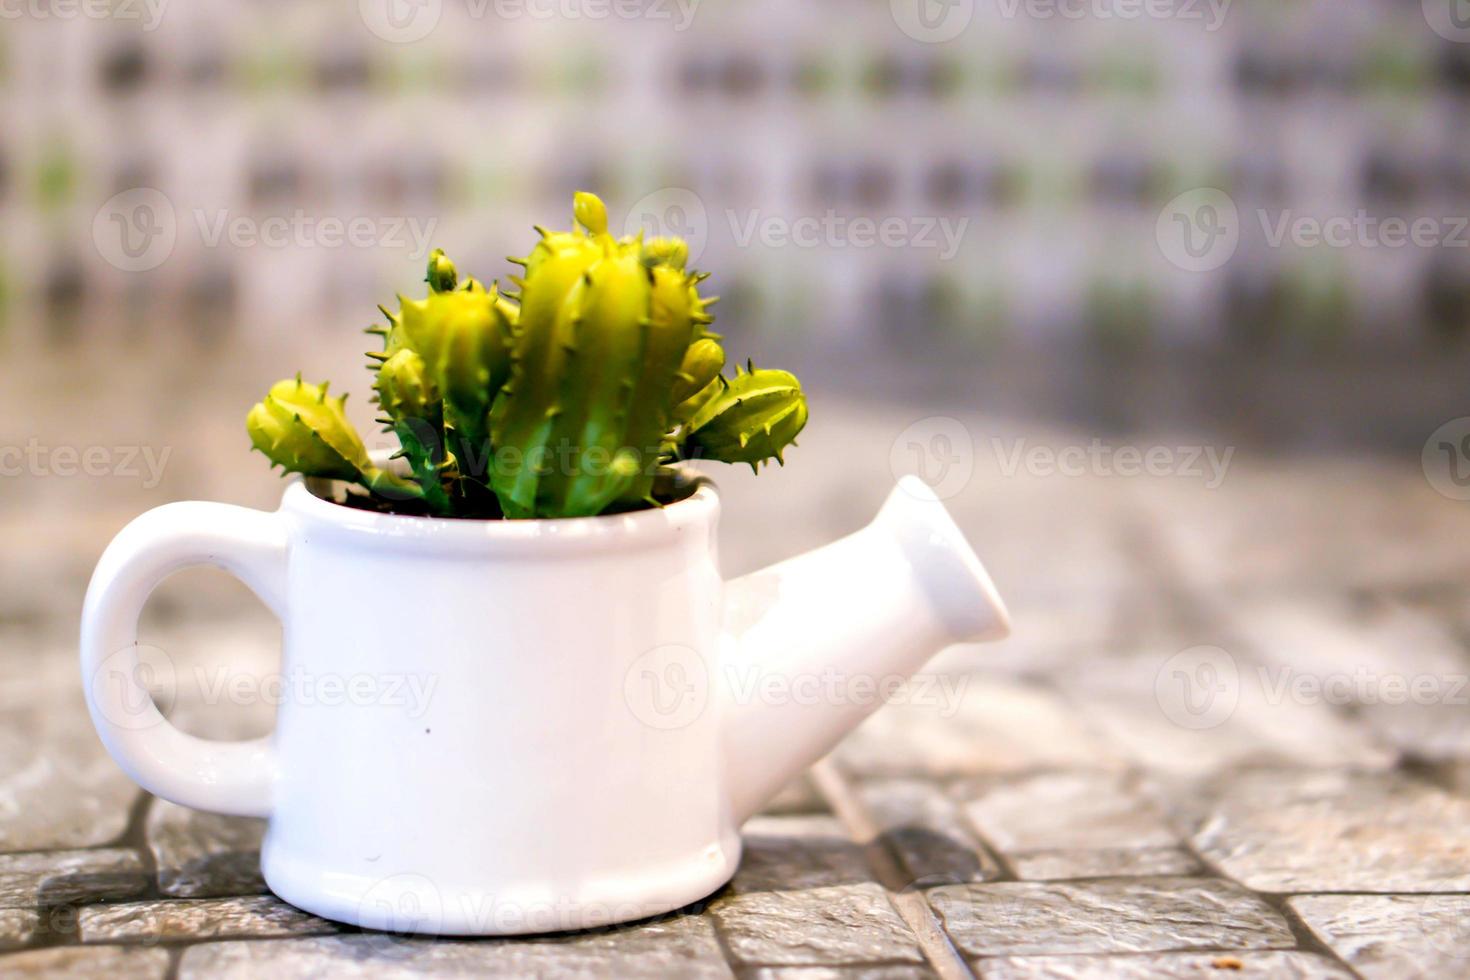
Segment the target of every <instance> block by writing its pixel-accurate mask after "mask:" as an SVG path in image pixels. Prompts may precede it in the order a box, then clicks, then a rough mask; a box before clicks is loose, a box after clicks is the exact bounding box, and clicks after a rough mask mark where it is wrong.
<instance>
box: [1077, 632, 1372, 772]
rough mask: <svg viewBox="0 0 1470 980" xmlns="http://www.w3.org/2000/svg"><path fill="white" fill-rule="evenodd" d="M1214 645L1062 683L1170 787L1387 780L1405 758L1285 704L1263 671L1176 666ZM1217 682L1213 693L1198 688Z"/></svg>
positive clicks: (1147, 656)
mask: <svg viewBox="0 0 1470 980" xmlns="http://www.w3.org/2000/svg"><path fill="white" fill-rule="evenodd" d="M1209 639H1210V638H1209V637H1182V638H1180V639H1178V640H1171V641H1169V642H1164V641H1162V640H1160V641H1155V642H1153V643H1152V645H1151V646H1150V648H1149V649H1147V650H1143V651H1139V652H1136V653H1130V654H1128V655H1127V656H1121V657H1097V658H1091V659H1089V660H1086V661H1081V662H1079V663H1078V665H1077V666H1076V669H1075V670H1072V671H1070V672H1068V673H1066V674H1064V675H1060V676H1059V677H1058V683H1059V684H1060V685H1061V687H1062V688H1063V690H1064V691H1065V692H1066V694H1067V696H1068V698H1069V700H1070V701H1071V702H1072V704H1073V705H1075V711H1076V712H1079V713H1080V714H1081V715H1082V716H1083V717H1084V718H1086V719H1087V720H1088V722H1089V723H1090V724H1092V725H1094V726H1095V727H1096V728H1097V729H1098V730H1100V731H1102V732H1104V733H1105V734H1106V735H1107V737H1108V738H1110V739H1111V740H1112V741H1113V742H1114V743H1116V744H1117V745H1118V746H1119V747H1120V751H1121V752H1123V753H1124V754H1125V755H1126V756H1127V758H1128V759H1129V760H1130V761H1131V762H1133V763H1134V764H1136V765H1137V766H1140V767H1142V768H1143V769H1145V770H1147V771H1149V772H1150V773H1154V774H1157V775H1159V776H1161V777H1164V778H1171V779H1180V780H1197V779H1203V778H1207V777H1210V776H1213V775H1216V774H1218V773H1220V772H1223V771H1226V770H1228V769H1232V768H1235V767H1238V766H1243V765H1253V766H1265V765H1280V766H1308V767H1317V768H1327V767H1355V768H1360V769H1377V770H1386V769H1389V768H1391V767H1392V766H1393V765H1395V764H1396V763H1397V761H1398V754H1397V753H1396V752H1395V751H1393V750H1391V749H1389V748H1387V747H1385V746H1384V745H1382V744H1381V743H1380V742H1379V741H1378V740H1377V739H1375V738H1374V737H1373V736H1372V735H1371V734H1370V733H1369V732H1368V731H1367V730H1366V729H1365V728H1364V727H1363V726H1361V725H1354V724H1352V723H1350V722H1349V721H1348V720H1346V719H1344V718H1343V717H1342V716H1340V715H1339V713H1338V712H1337V711H1336V709H1334V708H1332V707H1331V706H1330V705H1326V704H1306V703H1300V702H1298V701H1295V700H1293V699H1292V698H1290V697H1285V696H1281V697H1278V696H1277V695H1276V694H1275V692H1274V691H1272V690H1271V689H1270V688H1269V687H1268V685H1267V684H1266V680H1268V679H1269V676H1270V675H1269V674H1268V675H1264V676H1263V673H1262V672H1261V670H1260V669H1259V666H1258V665H1256V664H1254V663H1252V662H1251V661H1249V660H1247V659H1246V658H1245V657H1244V655H1243V654H1242V653H1241V652H1240V651H1234V652H1231V651H1226V652H1225V653H1226V655H1227V656H1228V659H1224V660H1222V663H1221V666H1220V676H1218V677H1216V676H1215V674H1213V673H1211V674H1209V675H1208V676H1206V677H1200V676H1198V675H1197V673H1196V671H1197V669H1198V667H1199V665H1198V664H1197V663H1194V662H1189V663H1182V662H1180V661H1178V660H1176V659H1175V658H1176V657H1178V656H1179V655H1180V654H1182V653H1184V652H1185V651H1188V650H1190V649H1192V648H1194V647H1196V646H1199V645H1201V644H1202V643H1203V644H1207V643H1208V642H1209ZM1203 680H1212V683H1213V684H1215V685H1218V686H1212V687H1211V688H1209V689H1208V690H1206V689H1204V688H1202V687H1199V686H1198V684H1197V682H1198V681H1203Z"/></svg>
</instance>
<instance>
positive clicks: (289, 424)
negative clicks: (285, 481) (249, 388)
mask: <svg viewBox="0 0 1470 980" xmlns="http://www.w3.org/2000/svg"><path fill="white" fill-rule="evenodd" d="M346 403H347V396H346V395H342V396H340V397H337V398H332V397H330V396H329V395H328V394H327V385H326V383H325V382H323V383H322V384H320V385H314V384H311V383H310V382H307V381H302V380H301V375H299V374H298V375H296V377H295V378H294V379H289V380H286V381H278V382H276V383H275V384H274V385H272V386H271V390H270V392H269V393H268V394H267V395H266V396H265V398H264V400H262V401H259V402H257V403H256V404H255V407H254V408H252V409H251V410H250V413H249V414H248V415H247V416H246V418H245V427H246V429H247V430H249V432H250V442H251V444H252V446H253V447H254V448H255V449H258V450H260V451H261V452H262V453H264V454H265V455H266V457H267V458H269V459H270V461H271V464H272V465H277V466H280V467H281V469H282V470H283V471H284V472H287V473H302V474H304V475H306V476H321V477H329V478H331V479H337V480H347V481H351V482H353V483H360V484H362V485H363V486H364V487H366V488H367V489H368V490H370V491H372V492H373V493H376V494H379V495H380V496H383V497H386V498H387V499H389V500H406V499H418V498H421V497H422V496H423V491H422V489H421V488H420V487H419V485H418V484H416V483H413V482H410V481H407V480H403V479H400V478H399V477H397V476H395V475H394V474H393V473H391V472H389V471H387V470H383V469H380V468H379V467H377V466H374V465H373V463H372V461H371V460H370V459H369V458H368V453H367V449H366V448H364V446H363V444H362V439H361V437H359V436H358V434H357V430H356V429H354V428H353V427H352V423H351V422H348V421H347V416H346V414H345V413H344V412H343V406H344V405H346Z"/></svg>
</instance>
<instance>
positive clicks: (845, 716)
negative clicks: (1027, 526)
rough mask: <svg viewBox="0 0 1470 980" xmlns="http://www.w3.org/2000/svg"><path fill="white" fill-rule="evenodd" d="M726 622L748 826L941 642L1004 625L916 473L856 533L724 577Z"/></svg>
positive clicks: (731, 754)
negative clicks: (739, 575)
mask: <svg viewBox="0 0 1470 980" xmlns="http://www.w3.org/2000/svg"><path fill="white" fill-rule="evenodd" d="M725 622H726V627H727V630H728V633H729V635H730V637H731V640H732V642H731V644H730V649H729V651H728V653H727V656H728V657H729V660H728V661H727V663H726V664H725V669H724V671H723V672H722V673H723V675H724V690H723V691H722V696H723V698H724V700H725V703H724V711H723V717H724V725H725V732H724V735H725V751H726V762H727V766H728V768H729V775H730V783H729V785H730V786H731V793H732V804H733V806H734V809H735V813H736V816H737V818H738V819H742V820H743V819H744V818H746V817H748V816H750V815H751V814H753V813H755V812H756V811H757V810H759V809H760V807H761V806H762V805H764V804H765V802H766V801H767V800H768V799H769V798H770V797H771V796H772V795H773V794H774V793H775V792H776V791H777V790H779V789H780V788H781V787H782V786H784V785H785V784H786V783H787V782H788V781H789V780H791V779H792V778H794V777H795V776H796V775H797V774H798V773H800V772H802V771H803V770H804V769H806V767H807V766H809V765H811V764H812V763H813V762H815V761H816V760H817V759H819V758H821V757H822V756H823V755H824V754H826V753H827V752H828V751H829V750H830V749H831V748H832V747H833V746H834V745H835V744H836V743H837V742H838V740H839V739H841V738H842V736H843V735H845V734H846V733H847V732H848V731H850V730H851V729H852V728H854V727H855V726H856V725H857V724H858V723H859V722H861V721H862V720H863V718H865V717H867V715H868V714H870V713H871V712H872V711H873V710H875V709H876V708H877V707H879V706H880V705H881V704H882V703H883V700H884V698H885V697H886V696H889V695H891V694H892V693H894V690H895V688H897V687H898V686H899V685H901V684H902V682H903V681H905V680H907V678H908V677H909V676H910V675H912V674H913V672H914V671H916V670H917V669H918V668H919V667H921V666H922V665H923V664H924V662H925V661H927V660H928V659H929V658H930V657H931V656H933V655H934V654H935V653H937V652H938V651H939V650H940V649H942V648H944V647H946V646H948V645H950V644H952V643H959V642H967V641H968V642H974V641H982V640H998V639H1001V638H1003V637H1004V636H1006V635H1007V634H1008V633H1009V632H1010V616H1009V614H1008V613H1007V612H1006V607H1005V603H1004V602H1002V601H1001V598H1000V595H999V593H997V592H996V589H995V585H994V584H993V583H992V582H991V580H990V576H989V575H988V574H986V571H985V568H984V566H982V565H981V564H980V560H979V558H977V557H976V556H975V553H974V552H973V551H972V550H971V549H970V546H969V544H968V543H967V542H966V541H965V538H964V535H963V534H961V532H960V530H959V528H958V527H957V526H956V525H955V523H954V520H953V518H951V517H950V515H949V513H948V512H947V511H946V510H945V508H944V505H943V504H942V503H940V501H939V499H938V498H937V497H936V496H935V495H934V492H933V490H931V489H930V488H929V486H928V485H927V484H925V483H924V482H923V481H922V480H920V479H919V478H918V477H913V476H909V477H904V478H903V479H902V480H900V481H899V484H898V486H897V487H896V488H895V489H894V490H893V492H892V493H891V494H889V496H888V499H887V501H886V502H884V504H883V508H882V509H881V510H880V511H879V512H878V516H877V517H876V518H874V519H873V522H872V523H871V524H869V525H868V526H867V527H865V528H863V529H862V530H860V531H858V532H856V533H854V534H851V535H848V536H847V537H845V538H842V539H841V540H838V541H835V542H833V543H832V544H829V545H827V546H825V547H823V548H819V549H817V550H815V551H811V552H808V553H807V554H805V555H800V556H797V557H796V558H791V559H788V560H786V561H783V562H780V563H778V564H775V565H772V566H771V567H769V568H765V569H762V570H761V571H758V572H754V573H752V574H750V575H747V576H745V577H744V578H740V579H736V580H735V581H733V582H730V583H728V585H727V587H726V600H725Z"/></svg>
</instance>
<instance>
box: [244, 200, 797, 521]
mask: <svg viewBox="0 0 1470 980" xmlns="http://www.w3.org/2000/svg"><path fill="white" fill-rule="evenodd" d="M573 215H574V217H575V226H574V228H573V229H572V230H571V231H565V232H553V231H547V230H544V229H539V228H538V229H537V230H538V231H539V232H540V235H541V240H540V241H539V242H537V244H536V246H535V247H534V248H533V249H532V250H531V252H530V254H529V255H527V256H526V257H525V258H523V259H513V260H512V261H513V262H515V263H516V264H518V265H521V266H522V267H523V268H524V272H523V273H522V275H521V276H519V277H511V279H510V281H511V282H512V283H514V285H515V287H516V289H517V290H518V292H502V291H501V290H500V288H499V286H498V284H496V283H492V284H491V285H490V287H489V288H488V289H487V288H486V287H485V286H483V285H482V284H481V283H480V282H478V281H477V280H475V279H473V278H468V277H466V278H463V279H462V278H461V277H460V275H459V272H458V270H457V268H456V267H455V264H454V263H453V262H451V261H450V260H449V258H448V256H446V255H445V254H444V252H443V251H442V250H438V249H436V250H435V251H434V252H433V254H432V255H431V256H430V258H429V263H428V269H427V273H426V275H425V281H426V282H427V283H428V286H429V293H428V295H427V296H426V297H425V298H423V299H421V300H416V299H410V298H408V297H404V296H400V297H399V307H398V310H397V312H392V311H389V310H388V309H387V308H384V307H379V309H382V310H383V313H384V315H385V316H386V317H387V318H388V325H387V326H386V327H372V328H369V332H370V333H373V334H377V335H378V336H380V337H382V338H383V349H382V350H381V351H374V352H371V353H370V354H369V355H368V356H369V357H370V358H371V359H372V361H373V362H374V363H373V365H372V368H373V370H374V372H375V378H374V383H373V390H374V393H375V398H376V401H377V404H378V407H379V408H380V409H381V417H380V418H379V421H380V422H381V423H382V424H383V425H385V426H386V427H387V428H388V429H389V430H391V431H392V432H394V433H395V435H396V436H397V438H398V441H399V444H400V445H401V446H402V449H401V451H400V452H399V453H398V454H397V455H398V456H399V457H402V458H403V459H404V460H405V465H406V470H407V475H404V476H400V475H395V474H394V473H391V472H389V471H387V470H384V469H380V468H377V467H374V466H373V465H372V463H371V462H370V460H369V458H368V455H367V452H366V450H365V449H364V448H363V444H362V440H361V439H359V438H358V436H357V434H356V432H355V431H353V429H352V427H351V425H350V424H349V423H348V422H347V420H346V417H345V415H344V414H343V412H342V399H334V398H329V397H328V396H327V394H326V386H325V385H322V386H321V387H320V388H318V387H317V386H315V385H308V384H305V383H303V382H301V381H300V380H299V378H298V379H297V380H295V381H284V382H281V383H279V384H277V385H276V386H275V387H273V388H272V389H271V392H270V394H269V395H268V396H267V397H266V399H265V400H264V401H263V402H261V403H260V404H258V405H256V406H255V408H254V409H252V410H251V412H250V416H249V419H248V426H249V429H250V434H251V439H252V441H253V442H254V444H255V446H256V448H259V449H261V451H263V452H265V453H266V455H267V456H269V457H270V458H271V460H272V462H273V463H277V464H280V465H281V466H282V467H283V468H285V469H286V470H288V471H290V472H297V473H304V474H306V475H309V476H324V477H332V478H336V479H341V480H347V481H351V482H355V483H359V484H361V485H362V486H364V487H366V488H367V489H368V490H369V491H370V493H371V494H373V495H374V496H378V497H381V498H385V501H386V502H387V503H388V505H389V509H392V507H391V504H392V503H394V502H402V501H405V500H412V501H414V502H415V504H414V506H415V507H417V508H421V509H427V510H428V511H429V512H431V513H434V514H441V515H449V516H460V517H499V516H504V517H507V518H536V517H581V516H591V515H595V514H601V513H605V512H608V511H612V510H629V509H635V508H639V507H646V506H657V505H660V504H661V503H663V502H664V501H665V500H666V499H667V489H668V488H669V487H670V486H671V485H672V484H673V482H674V481H673V480H671V479H670V478H669V477H670V475H671V474H672V473H673V471H672V470H669V469H668V466H669V464H672V463H675V462H677V461H680V460H685V459H692V458H706V459H713V460H721V461H725V462H742V463H749V464H751V466H752V467H758V465H759V464H760V463H761V462H764V461H766V460H769V459H775V460H777V462H784V460H783V458H782V457H783V453H784V451H785V448H786V447H787V446H788V445H790V444H792V443H793V442H794V440H795V438H796V435H797V434H798V433H799V432H800V431H801V429H802V427H803V426H804V425H805V424H806V417H807V408H806V400H805V398H804V397H803V395H802V393H801V386H800V384H799V383H798V382H797V380H796V378H795V377H793V376H792V375H790V374H788V373H786V372H784V371H770V370H763V371H756V370H753V369H751V370H747V371H739V370H737V371H736V374H735V377H734V378H733V379H726V378H724V377H722V376H721V374H720V372H721V370H722V368H723V367H724V364H725V352H724V349H723V347H722V346H721V344H720V338H719V336H718V335H716V334H713V333H711V332H709V330H708V329H707V327H708V326H709V324H710V323H712V322H713V319H714V318H713V317H712V316H711V315H710V313H709V307H710V306H712V305H713V304H714V303H715V301H716V299H715V297H702V296H701V295H700V293H699V285H700V283H701V282H703V280H704V279H705V278H706V275H705V274H702V273H696V272H693V271H690V270H687V269H686V266H687V264H688V257H689V249H688V246H687V245H685V243H684V242H682V241H680V240H679V239H651V240H648V241H644V240H643V238H642V237H641V236H639V237H636V238H635V237H626V238H621V239H618V238H614V237H613V235H612V234H611V233H610V232H609V231H608V221H607V208H606V207H605V206H604V205H603V203H602V201H601V200H599V199H598V198H597V197H596V196H594V195H592V194H586V193H578V194H577V195H576V197H575V198H574V201H573Z"/></svg>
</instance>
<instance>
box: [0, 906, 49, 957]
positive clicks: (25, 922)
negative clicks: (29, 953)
mask: <svg viewBox="0 0 1470 980" xmlns="http://www.w3.org/2000/svg"><path fill="white" fill-rule="evenodd" d="M40 926H41V917H40V915H38V914H37V913H35V912H33V911H31V910H30V909H0V952H4V951H5V950H10V949H19V948H20V947H22V946H24V945H26V944H27V943H29V942H30V941H31V940H32V939H33V938H34V937H35V935H36V930H37V929H39V928H40Z"/></svg>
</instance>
